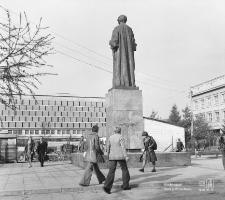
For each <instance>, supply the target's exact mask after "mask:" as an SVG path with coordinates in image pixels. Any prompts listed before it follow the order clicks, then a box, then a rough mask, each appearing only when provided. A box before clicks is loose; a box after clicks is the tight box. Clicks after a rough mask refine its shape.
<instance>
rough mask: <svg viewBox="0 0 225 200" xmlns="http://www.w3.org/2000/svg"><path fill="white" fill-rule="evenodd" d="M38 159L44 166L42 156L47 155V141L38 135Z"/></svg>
mask: <svg viewBox="0 0 225 200" xmlns="http://www.w3.org/2000/svg"><path fill="white" fill-rule="evenodd" d="M37 153H38V160H39V162H40V163H41V167H44V156H45V155H47V142H45V141H44V140H43V137H40V143H39V144H38V146H37Z"/></svg>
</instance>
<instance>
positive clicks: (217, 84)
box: [191, 75, 225, 96]
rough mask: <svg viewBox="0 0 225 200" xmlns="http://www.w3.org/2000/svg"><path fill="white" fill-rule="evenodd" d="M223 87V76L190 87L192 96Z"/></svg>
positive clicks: (224, 77) (224, 79)
mask: <svg viewBox="0 0 225 200" xmlns="http://www.w3.org/2000/svg"><path fill="white" fill-rule="evenodd" d="M224 86H225V75H223V76H219V77H217V78H214V79H211V80H209V81H206V82H204V83H201V84H198V85H196V86H193V87H191V90H192V92H193V93H192V94H193V96H195V95H198V94H201V93H205V92H209V91H211V90H215V89H217V88H221V87H224Z"/></svg>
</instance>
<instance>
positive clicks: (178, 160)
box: [71, 152, 191, 169]
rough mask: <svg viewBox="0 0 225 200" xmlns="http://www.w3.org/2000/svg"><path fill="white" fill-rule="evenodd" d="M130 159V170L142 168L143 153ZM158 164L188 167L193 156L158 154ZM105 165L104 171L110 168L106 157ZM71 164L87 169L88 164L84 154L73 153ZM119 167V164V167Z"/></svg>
mask: <svg viewBox="0 0 225 200" xmlns="http://www.w3.org/2000/svg"><path fill="white" fill-rule="evenodd" d="M128 156H129V158H130V160H129V162H128V163H127V165H128V167H130V168H141V167H142V163H141V162H140V156H141V153H128ZM156 156H157V160H158V161H157V162H156V166H158V167H171V166H188V165H191V155H190V153H187V152H181V153H176V152H165V153H160V152H159V153H156ZM104 159H105V161H106V162H105V163H99V167H100V168H102V169H105V168H108V159H107V157H106V156H104ZM71 163H72V164H74V165H76V166H79V167H83V168H84V167H86V166H87V162H84V158H83V154H82V153H72V154H71ZM150 166H151V163H147V165H146V167H150ZM117 167H119V164H118V165H117Z"/></svg>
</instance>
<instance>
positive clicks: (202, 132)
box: [193, 115, 212, 141]
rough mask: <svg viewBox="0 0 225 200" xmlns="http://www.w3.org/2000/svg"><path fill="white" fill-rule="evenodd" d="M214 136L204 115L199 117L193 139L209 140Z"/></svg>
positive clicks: (195, 121)
mask: <svg viewBox="0 0 225 200" xmlns="http://www.w3.org/2000/svg"><path fill="white" fill-rule="evenodd" d="M211 134H212V131H211V126H210V125H209V124H208V122H207V121H205V119H204V117H203V116H202V115H197V116H196V119H195V120H194V126H193V139H195V140H196V141H199V140H202V139H207V138H209V137H210V135H211Z"/></svg>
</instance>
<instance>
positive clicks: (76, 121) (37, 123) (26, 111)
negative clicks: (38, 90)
mask: <svg viewBox="0 0 225 200" xmlns="http://www.w3.org/2000/svg"><path fill="white" fill-rule="evenodd" d="M35 99H36V100H35ZM35 99H34V98H33V97H31V96H22V98H21V99H20V98H19V97H18V98H17V99H16V105H15V106H16V110H15V111H14V110H12V109H10V108H8V107H6V106H5V105H4V104H1V103H0V120H1V121H0V131H2V132H6V131H7V132H8V133H9V134H17V136H18V138H27V137H28V136H32V137H33V138H37V137H40V136H41V135H42V136H45V137H47V138H48V141H49V146H54V144H56V143H57V142H59V141H60V142H64V143H65V141H67V140H68V138H71V141H72V142H76V141H78V140H79V138H80V136H81V135H85V134H86V132H90V130H91V127H92V126H93V125H95V124H97V125H98V126H99V127H105V126H106V108H105V103H104V101H105V100H104V98H79V97H75V96H53V95H52V96H51V95H36V96H35Z"/></svg>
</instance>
